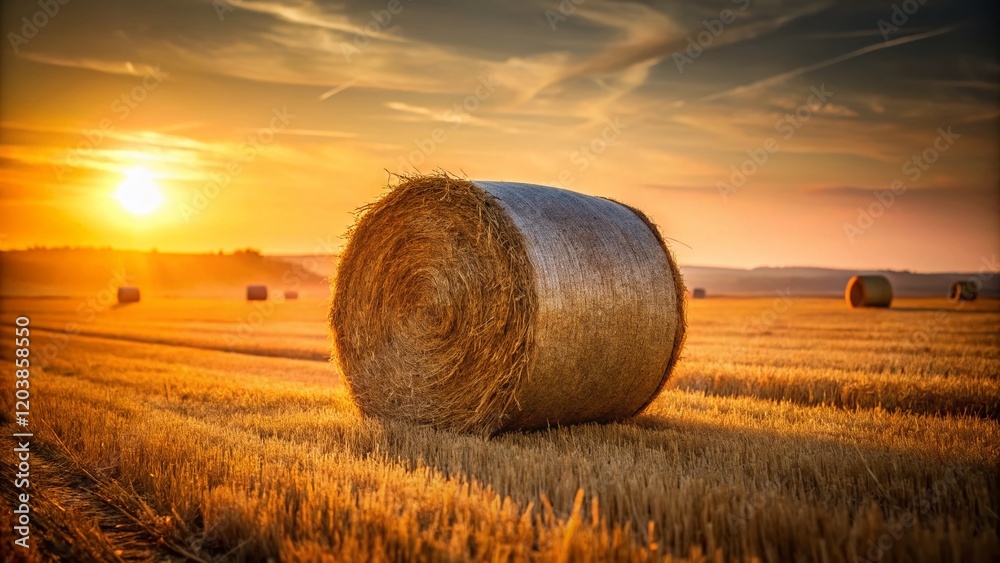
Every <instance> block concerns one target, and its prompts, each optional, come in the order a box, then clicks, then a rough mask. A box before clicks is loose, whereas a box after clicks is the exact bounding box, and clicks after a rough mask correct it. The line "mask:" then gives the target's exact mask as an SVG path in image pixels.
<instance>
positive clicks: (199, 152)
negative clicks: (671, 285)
mask: <svg viewBox="0 0 1000 563" xmlns="http://www.w3.org/2000/svg"><path fill="white" fill-rule="evenodd" d="M63 1H65V3H62V2H60V0H49V1H48V2H46V1H45V0H43V1H42V2H41V3H40V2H38V1H37V0H36V1H20V0H18V1H11V2H6V1H5V2H4V3H3V8H2V9H3V20H2V23H3V32H4V36H5V43H4V45H3V48H2V60H0V64H2V67H0V68H2V71H0V72H2V74H0V79H2V81H0V86H2V89H0V166H2V175H0V220H2V226H0V248H2V249H11V248H23V247H27V246H31V245H35V244H40V245H49V246H52V245H66V244H69V245H97V246H107V245H110V246H114V247H120V248H139V249H148V248H152V247H156V248H157V249H159V250H160V251H183V252H203V251H216V250H218V249H226V250H232V249H235V248H242V247H248V246H249V247H256V248H259V249H261V250H263V251H264V252H266V253H295V254H305V253H310V252H313V251H314V250H315V248H316V246H317V244H318V241H321V240H323V241H326V240H330V239H331V238H332V239H334V240H336V239H337V237H339V236H340V235H342V234H343V233H344V232H345V230H346V228H347V227H348V225H349V224H350V223H351V221H352V215H351V213H352V210H353V209H355V208H357V207H359V206H361V205H363V204H365V203H366V202H369V201H370V200H372V199H373V198H375V197H376V196H378V195H379V194H380V193H382V191H383V189H384V186H385V185H386V183H387V181H388V179H389V173H403V172H413V171H414V170H419V171H422V172H430V171H433V170H435V169H439V168H440V169H445V170H448V171H450V172H452V173H454V174H458V175H464V176H468V177H469V178H471V179H493V180H509V181H522V182H532V183H540V184H546V185H556V186H562V187H566V188H569V189H573V190H577V191H581V192H585V193H589V194H594V195H602V196H607V197H612V198H615V199H619V200H621V201H624V202H627V203H630V204H633V205H636V206H638V207H640V208H642V209H644V210H646V211H647V212H648V213H649V214H650V215H651V216H652V217H653V219H654V220H655V221H656V222H657V223H659V224H660V226H661V228H662V229H663V231H664V234H665V235H666V236H667V237H669V238H670V239H672V240H674V241H677V242H676V243H675V244H674V248H675V250H676V252H677V254H678V258H679V260H680V261H681V263H682V264H702V265H718V266H733V267H754V266H760V265H775V266H782V265H809V266H829V267H841V268H894V269H911V270H916V271H943V270H973V271H975V270H978V269H979V268H980V267H981V266H982V260H983V259H984V258H988V257H992V256H994V255H996V254H997V253H998V248H1000V195H998V181H1000V180H998V164H997V162H998V160H997V153H998V129H997V123H998V122H997V118H998V109H997V104H998V75H1000V64H998V61H997V55H996V52H997V51H996V39H995V38H994V36H993V33H994V32H993V30H994V29H995V27H996V25H997V14H996V8H995V7H993V6H987V4H990V3H984V2H934V1H933V0H930V1H927V2H925V3H924V4H920V3H919V2H917V1H916V0H909V3H898V2H897V3H896V4H895V5H894V4H893V3H891V2H862V1H857V2H828V1H823V2H820V1H800V2H797V1H778V0H760V1H756V2H754V1H752V0H739V1H731V0H726V1H722V2H697V3H696V2H687V1H682V0H676V1H669V2H609V1H601V0H579V1H578V2H577V3H575V2H573V1H572V0H564V1H563V2H561V3H560V2H558V1H555V0H532V1H529V2H509V1H503V0H489V1H482V2H467V1H466V2H461V1H458V0H449V1H441V2H432V1H430V0H398V1H397V0H388V1H387V0H368V1H364V2H353V1H352V2H346V1H345V2H329V3H326V2H319V1H318V0H294V1H288V2H279V1H277V0H274V1H251V0H243V1H232V2H225V1H223V0H216V1H215V2H211V1H194V0H176V1H157V2H151V1H113V0H87V1H84V0H71V1H67V0H63ZM903 4H905V6H904V7H906V8H907V9H909V11H912V12H913V13H911V14H907V13H905V12H904V11H903V9H902V8H900V7H899V6H902V5H903ZM894 6H895V8H894ZM45 10H48V11H49V12H51V15H50V13H46V11H45ZM896 10H899V12H898V13H896ZM39 14H41V15H39ZM43 22H44V23H43ZM796 112H797V113H798V117H796V115H795V114H796ZM949 132H950V133H949ZM748 151H749V152H748ZM764 156H766V161H765V160H763V158H764ZM754 157H756V158H757V162H755V161H754V160H752V159H753V158H754ZM914 157H917V158H918V161H914V160H913V159H914ZM928 160H933V162H928ZM741 167H742V168H743V169H744V172H749V174H747V175H746V178H745V180H744V181H742V182H741V181H740V180H741V178H739V177H738V176H735V175H734V169H739V168H741ZM734 176H735V177H734ZM897 180H898V181H899V182H901V183H897V184H895V187H896V188H897V194H892V196H891V201H890V199H889V197H890V196H889V194H888V193H882V194H881V198H882V201H879V199H878V198H877V197H876V195H875V192H878V191H885V190H889V189H890V188H891V187H893V186H894V182H896V181H897ZM123 183H124V185H125V187H124V188H123ZM123 190H124V192H123ZM904 190H905V191H904ZM123 194H124V195H123ZM116 196H117V197H116ZM147 196H149V198H152V199H157V200H158V201H152V202H145V199H144V198H146V199H149V198H147ZM129 198H132V200H130V199H129ZM136 198H138V199H139V200H140V201H135V200H136ZM144 202H145V203H149V205H148V206H147V207H148V208H146V207H144V205H145V203H144ZM859 208H863V209H868V210H869V211H870V212H872V213H875V214H876V215H878V216H877V217H874V218H871V219H870V220H869V219H868V218H865V217H862V218H859ZM880 210H881V212H880ZM850 225H853V227H849V226H850Z"/></svg>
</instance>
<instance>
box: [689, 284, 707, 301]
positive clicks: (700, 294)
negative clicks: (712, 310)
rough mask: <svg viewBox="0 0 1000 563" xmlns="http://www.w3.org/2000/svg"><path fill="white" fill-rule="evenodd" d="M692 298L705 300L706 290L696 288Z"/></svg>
mask: <svg viewBox="0 0 1000 563" xmlns="http://www.w3.org/2000/svg"><path fill="white" fill-rule="evenodd" d="M691 297H692V298H694V299H704V298H705V290H704V289H703V288H700V287H696V288H694V291H692V292H691Z"/></svg>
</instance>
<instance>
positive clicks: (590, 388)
mask: <svg viewBox="0 0 1000 563" xmlns="http://www.w3.org/2000/svg"><path fill="white" fill-rule="evenodd" d="M333 292H334V299H333V306H332V308H331V311H330V326H331V328H332V330H333V337H334V354H335V358H336V360H337V361H338V363H339V364H340V369H341V371H342V373H343V374H344V376H345V379H346V381H347V383H348V386H349V388H350V390H351V393H352V394H353V396H354V398H355V401H356V402H357V404H358V406H359V407H360V408H361V410H362V411H363V412H364V413H366V414H369V415H376V416H383V417H388V418H395V419H402V420H407V421H410V422H415V423H421V424H430V425H434V426H437V427H441V428H450V429H455V430H459V431H467V432H473V433H478V434H483V435H486V434H493V433H496V432H499V431H503V430H513V429H530V428H541V427H546V426H549V425H560V424H572V423H579V422H586V421H614V420H620V419H624V418H627V417H630V416H632V415H634V414H636V413H638V412H639V411H641V410H642V409H643V408H645V406H646V405H648V404H649V403H650V402H651V401H652V400H653V398H654V397H656V395H657V394H658V393H659V391H660V389H661V388H662V386H663V384H664V383H665V382H666V380H667V378H668V376H669V375H670V372H671V370H672V369H673V366H674V363H675V362H676V361H677V358H678V355H679V353H680V349H681V346H682V343H683V339H684V328H685V325H684V299H683V296H684V286H683V282H682V281H681V278H680V274H679V271H678V269H677V267H676V265H675V264H674V261H673V258H672V256H671V254H670V252H669V250H668V249H667V247H666V245H665V244H664V242H663V239H662V238H661V237H660V235H659V232H658V231H657V229H656V227H655V225H653V224H652V223H651V222H650V221H649V220H648V219H647V218H646V216H645V215H643V214H642V213H641V212H639V211H637V210H634V209H632V208H630V207H628V206H625V205H623V204H620V203H616V202H614V201H611V200H607V199H602V198H596V197H590V196H586V195H582V194H578V193H574V192H570V191H566V190H560V189H554V188H547V187H543V186H535V185H529V184H514V183H506V182H470V181H466V180H460V179H455V178H450V177H445V176H429V177H416V178H409V179H406V180H405V181H404V182H403V183H402V184H401V185H399V186H397V187H396V188H395V189H393V190H392V191H391V192H390V193H389V194H388V195H387V196H385V197H384V198H382V199H381V200H379V201H378V202H376V203H374V204H372V205H370V206H369V207H368V208H367V210H366V212H365V213H364V215H362V216H361V218H360V219H359V221H358V223H357V224H356V225H355V227H354V229H353V232H352V234H351V237H350V240H349V242H348V244H347V247H346V248H345V250H344V253H343V254H342V256H341V261H340V267H339V269H338V272H337V276H336V279H335V281H334V287H333Z"/></svg>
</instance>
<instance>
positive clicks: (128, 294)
mask: <svg viewBox="0 0 1000 563" xmlns="http://www.w3.org/2000/svg"><path fill="white" fill-rule="evenodd" d="M118 302H119V303H138V302H139V288H138V287H134V286H131V285H125V286H122V287H119V288H118Z"/></svg>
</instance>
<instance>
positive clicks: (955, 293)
mask: <svg viewBox="0 0 1000 563" xmlns="http://www.w3.org/2000/svg"><path fill="white" fill-rule="evenodd" d="M976 297H979V285H978V284H976V283H975V282H973V281H970V280H959V281H957V282H955V283H953V284H951V290H950V291H949V292H948V299H951V300H952V301H975V300H976Z"/></svg>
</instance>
